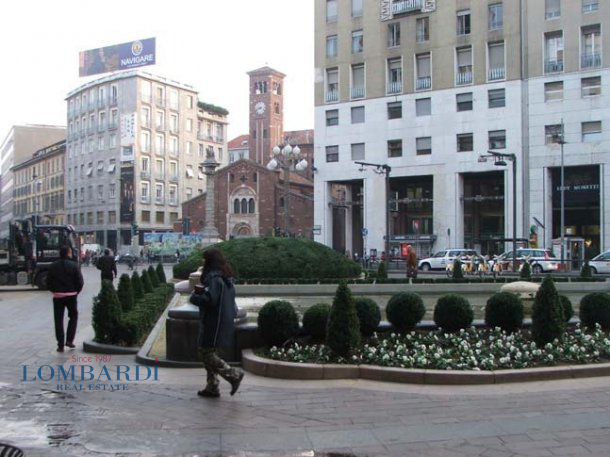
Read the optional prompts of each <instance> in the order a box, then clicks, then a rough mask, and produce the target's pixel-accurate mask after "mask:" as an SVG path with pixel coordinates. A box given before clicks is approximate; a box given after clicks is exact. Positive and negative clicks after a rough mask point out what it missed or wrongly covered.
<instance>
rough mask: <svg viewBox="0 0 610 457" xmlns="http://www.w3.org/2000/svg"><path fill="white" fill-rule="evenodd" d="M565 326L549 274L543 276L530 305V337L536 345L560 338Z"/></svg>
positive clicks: (557, 296)
mask: <svg viewBox="0 0 610 457" xmlns="http://www.w3.org/2000/svg"><path fill="white" fill-rule="evenodd" d="M565 328H566V321H565V319H564V313H563V309H562V307H561V301H560V300H559V294H558V293H557V289H556V288H555V283H554V282H553V279H552V278H551V276H550V275H547V276H545V278H544V280H543V281H542V284H541V285H540V288H539V289H538V292H536V297H535V298H534V306H533V307H532V337H533V338H534V341H535V342H536V344H538V346H540V347H542V346H544V345H545V344H546V343H551V342H552V341H553V340H554V339H555V338H560V337H561V335H562V334H563V332H564V331H565Z"/></svg>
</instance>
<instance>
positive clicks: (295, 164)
mask: <svg viewBox="0 0 610 457" xmlns="http://www.w3.org/2000/svg"><path fill="white" fill-rule="evenodd" d="M300 155H301V149H300V148H299V147H298V146H295V147H294V148H293V147H292V146H291V145H290V144H286V146H284V147H283V148H281V149H280V147H279V146H277V145H276V146H274V148H273V156H272V157H271V160H270V161H269V163H268V164H267V169H268V170H277V169H278V168H279V169H282V170H284V236H289V233H290V232H289V230H290V219H289V212H290V170H291V168H293V169H294V170H296V171H303V170H305V169H306V168H307V160H305V159H303V158H301V156H300Z"/></svg>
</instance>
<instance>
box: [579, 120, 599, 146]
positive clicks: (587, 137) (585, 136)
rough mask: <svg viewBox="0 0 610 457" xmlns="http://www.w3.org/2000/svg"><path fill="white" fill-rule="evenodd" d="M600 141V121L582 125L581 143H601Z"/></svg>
mask: <svg viewBox="0 0 610 457" xmlns="http://www.w3.org/2000/svg"><path fill="white" fill-rule="evenodd" d="M601 139H602V123H601V121H594V122H583V123H582V142H583V143H590V142H592V141H601Z"/></svg>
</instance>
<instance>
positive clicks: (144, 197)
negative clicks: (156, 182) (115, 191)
mask: <svg viewBox="0 0 610 457" xmlns="http://www.w3.org/2000/svg"><path fill="white" fill-rule="evenodd" d="M140 202H142V203H150V197H148V196H146V195H142V196H141V197H140Z"/></svg>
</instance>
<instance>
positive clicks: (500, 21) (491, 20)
mask: <svg viewBox="0 0 610 457" xmlns="http://www.w3.org/2000/svg"><path fill="white" fill-rule="evenodd" d="M487 12H488V14H487V17H488V22H487V24H488V29H489V31H492V30H501V29H502V27H504V8H503V6H502V3H493V4H491V5H489V6H488V7H487Z"/></svg>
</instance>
